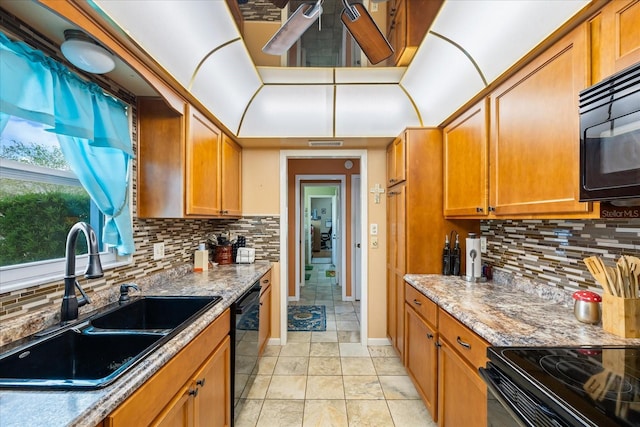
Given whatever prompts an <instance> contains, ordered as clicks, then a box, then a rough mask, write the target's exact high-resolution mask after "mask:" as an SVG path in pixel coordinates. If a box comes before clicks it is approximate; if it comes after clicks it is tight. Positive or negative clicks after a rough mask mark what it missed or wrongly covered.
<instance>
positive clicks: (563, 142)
mask: <svg viewBox="0 0 640 427" xmlns="http://www.w3.org/2000/svg"><path fill="white" fill-rule="evenodd" d="M586 64H587V62H586V34H585V28H584V26H581V27H578V28H577V29H576V30H574V31H573V32H571V33H570V34H569V35H567V36H566V37H564V38H563V39H561V40H560V41H559V42H558V43H556V44H555V45H554V46H552V47H551V48H550V49H548V50H547V51H545V52H544V53H543V54H542V55H540V56H539V57H538V58H536V59H535V60H534V61H533V62H532V63H530V64H529V65H527V66H526V67H525V68H523V69H522V70H520V71H519V72H518V73H516V74H515V75H514V76H513V77H512V78H510V79H509V80H507V81H506V82H505V83H504V84H503V85H501V86H499V87H498V88H497V89H496V90H495V91H494V92H493V93H492V95H491V98H492V102H491V161H490V164H491V180H490V188H491V200H490V202H489V205H490V206H493V207H495V213H496V215H526V214H563V213H564V214H569V213H585V212H588V211H589V210H590V209H591V204H589V203H580V202H579V201H578V200H579V182H580V181H579V142H580V140H579V138H578V135H579V115H578V93H579V91H580V90H582V89H584V88H585V87H586V86H587V67H586Z"/></svg>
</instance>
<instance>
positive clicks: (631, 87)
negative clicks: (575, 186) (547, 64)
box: [580, 63, 640, 204]
mask: <svg viewBox="0 0 640 427" xmlns="http://www.w3.org/2000/svg"><path fill="white" fill-rule="evenodd" d="M639 198H640V63H638V64H636V65H634V66H632V67H629V68H627V69H625V70H623V71H621V72H619V73H617V74H615V75H614V76H612V77H610V78H608V79H606V80H604V81H602V82H601V83H598V84H596V85H594V86H592V87H590V88H588V89H586V90H584V91H582V92H580V200H581V201H590V200H620V199H639ZM623 203H624V202H623ZM633 204H635V202H634V203H633Z"/></svg>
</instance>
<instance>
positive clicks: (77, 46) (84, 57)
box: [60, 30, 116, 74]
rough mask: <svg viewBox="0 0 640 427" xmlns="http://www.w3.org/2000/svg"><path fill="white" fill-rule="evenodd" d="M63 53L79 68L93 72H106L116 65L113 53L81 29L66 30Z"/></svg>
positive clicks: (62, 46) (61, 48) (62, 47)
mask: <svg viewBox="0 0 640 427" xmlns="http://www.w3.org/2000/svg"><path fill="white" fill-rule="evenodd" d="M64 38H65V41H64V43H62V45H61V46H60V50H62V54H63V55H64V56H65V58H67V59H68V60H69V62H71V63H72V64H73V65H75V66H76V67H78V68H79V69H81V70H83V71H86V72H88V73H93V74H104V73H108V72H109V71H111V70H113V69H114V68H115V66H116V62H115V60H114V57H113V54H112V53H111V52H109V51H108V50H107V49H105V48H104V46H102V45H101V44H100V43H98V42H97V41H95V40H94V39H93V38H91V37H89V36H88V35H87V34H86V33H84V32H82V31H80V30H64Z"/></svg>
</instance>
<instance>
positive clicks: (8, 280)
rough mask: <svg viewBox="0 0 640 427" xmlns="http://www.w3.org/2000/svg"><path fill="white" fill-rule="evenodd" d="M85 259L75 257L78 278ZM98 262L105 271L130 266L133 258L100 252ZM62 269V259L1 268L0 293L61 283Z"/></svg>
mask: <svg viewBox="0 0 640 427" xmlns="http://www.w3.org/2000/svg"><path fill="white" fill-rule="evenodd" d="M87 258H88V257H87V255H79V256H77V257H76V271H75V274H76V276H77V277H79V278H82V277H83V275H84V271H85V269H86V268H87ZM100 261H101V264H102V269H103V270H104V271H107V270H112V269H114V268H116V267H122V266H126V265H130V264H131V263H132V262H133V257H131V256H126V257H121V256H117V255H116V254H115V253H113V252H102V253H100ZM64 269H65V260H64V259H63V258H60V259H55V260H50V261H42V262H33V263H27V264H21V265H19V266H9V267H2V268H0V278H1V280H0V293H7V292H12V291H17V290H20V289H26V288H30V287H33V286H38V285H44V284H47V283H53V282H58V281H62V280H63V279H64Z"/></svg>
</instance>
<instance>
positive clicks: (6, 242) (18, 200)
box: [0, 116, 116, 292]
mask: <svg viewBox="0 0 640 427" xmlns="http://www.w3.org/2000/svg"><path fill="white" fill-rule="evenodd" d="M78 221H84V222H88V223H90V224H91V226H92V227H93V229H94V230H95V232H96V234H97V235H98V242H101V241H102V239H101V236H100V234H101V233H102V228H103V225H104V215H103V214H102V213H101V212H100V211H99V210H98V209H97V207H96V206H95V204H94V203H93V202H92V201H91V198H90V197H89V195H88V194H87V192H86V191H85V190H84V188H83V187H82V185H81V184H80V182H79V181H78V179H77V177H76V176H75V174H74V173H73V172H71V170H70V168H69V165H68V164H67V162H66V160H65V158H64V156H63V154H62V151H61V149H60V144H59V142H58V138H57V136H56V134H55V133H52V132H48V131H47V129H46V128H45V126H44V125H42V124H40V123H35V122H32V121H29V120H25V119H20V118H17V117H14V116H12V117H11V118H10V119H9V122H8V124H7V126H6V127H5V129H4V130H3V131H2V133H1V134H0V274H1V275H2V286H1V290H2V291H5V292H6V291H8V290H11V289H17V288H20V287H24V286H26V285H32V284H36V283H39V282H43V281H46V280H47V279H48V280H52V279H55V278H56V277H58V276H59V277H62V276H63V274H64V262H63V261H64V256H65V242H66V236H67V233H68V231H69V229H70V228H71V227H72V226H73V224H75V223H76V222H78ZM76 253H77V254H86V253H87V247H86V243H85V240H84V239H83V238H79V239H78V242H77V246H76ZM85 258H86V257H85ZM101 260H102V262H103V263H104V264H105V265H108V264H109V263H112V262H114V261H116V257H115V254H113V251H110V250H109V249H108V248H103V247H102V245H101ZM78 267H79V268H78V270H79V271H83V268H84V262H83V260H82V257H80V259H79V260H78Z"/></svg>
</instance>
